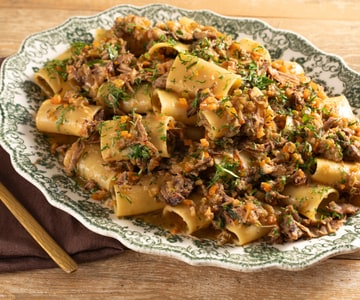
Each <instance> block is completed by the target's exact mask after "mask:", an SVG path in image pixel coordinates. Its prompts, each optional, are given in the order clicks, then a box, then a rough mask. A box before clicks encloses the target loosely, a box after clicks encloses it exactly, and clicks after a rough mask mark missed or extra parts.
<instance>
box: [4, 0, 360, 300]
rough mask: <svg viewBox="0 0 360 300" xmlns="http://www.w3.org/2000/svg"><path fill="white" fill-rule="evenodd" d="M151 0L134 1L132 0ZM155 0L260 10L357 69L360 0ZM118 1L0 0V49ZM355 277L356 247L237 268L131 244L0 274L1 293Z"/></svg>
mask: <svg viewBox="0 0 360 300" xmlns="http://www.w3.org/2000/svg"><path fill="white" fill-rule="evenodd" d="M152 2H153V1H145V0H133V1H131V3H132V4H134V5H146V4H149V3H152ZM157 2H158V3H169V4H173V5H176V6H178V7H183V8H188V9H200V8H206V9H211V10H213V11H215V12H217V13H220V14H224V15H229V16H246V17H256V18H260V19H262V20H264V21H266V22H268V23H269V24H270V25H271V26H273V27H276V28H281V29H286V30H291V31H295V32H297V33H299V34H301V35H302V36H304V37H305V38H307V39H308V40H309V41H310V42H312V43H313V44H314V45H315V46H317V47H318V48H320V49H322V50H323V51H325V52H329V53H334V54H337V55H339V56H341V57H342V58H343V59H344V60H345V62H346V63H347V64H348V65H349V66H350V67H351V68H353V69H354V70H356V71H358V72H360V51H359V49H360V39H359V36H360V5H359V2H358V0H343V1H340V0H339V1H335V0H329V1H327V0H316V1H315V0H302V1H301V0H293V1H284V0H247V1H243V0H240V1H235V0H234V1H231V0H223V1H221V2H219V1H213V0H199V1H189V0H168V1H157ZM121 3H127V1H118V0H108V1H106V0H98V1H82V0H62V1H49V0H18V1H17V0H1V1H0V57H1V56H8V55H11V54H13V53H15V52H16V51H17V50H18V49H19V47H20V46H21V41H22V40H23V39H24V38H25V37H26V36H27V35H29V34H31V33H34V32H38V31H41V30H45V29H47V28H49V27H53V26H56V25H58V24H60V23H62V22H64V21H65V20H66V19H67V18H68V17H71V16H75V15H92V14H95V13H97V12H99V11H101V10H103V9H107V8H110V7H111V6H113V5H116V4H121ZM359 280H360V251H358V252H355V253H352V254H343V255H340V256H336V257H334V258H331V259H328V260H326V261H323V262H320V263H319V264H317V265H315V266H313V267H311V268H309V269H306V270H303V271H298V272H289V271H282V270H267V271H261V272H256V273H241V272H235V271H231V270H224V269H220V268H214V267H194V266H190V265H187V264H185V263H183V262H180V261H177V260H174V259H171V258H166V257H158V256H153V255H147V254H140V253H135V252H133V251H130V250H128V251H125V253H124V254H122V255H119V256H116V257H113V258H110V259H107V260H101V261H97V262H93V263H86V264H81V265H80V266H79V269H78V271H77V272H75V273H72V274H65V273H64V272H62V271H61V270H60V269H57V268H53V269H48V270H33V271H27V272H18V273H5V274H0V299H64V298H68V299H99V298H110V297H111V299H159V298H160V299H161V298H163V299H179V298H181V299H190V298H191V299H239V298H240V299H289V298H291V299H359V298H360V292H359V291H358V282H359Z"/></svg>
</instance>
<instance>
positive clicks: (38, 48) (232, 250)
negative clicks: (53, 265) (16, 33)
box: [0, 4, 360, 271]
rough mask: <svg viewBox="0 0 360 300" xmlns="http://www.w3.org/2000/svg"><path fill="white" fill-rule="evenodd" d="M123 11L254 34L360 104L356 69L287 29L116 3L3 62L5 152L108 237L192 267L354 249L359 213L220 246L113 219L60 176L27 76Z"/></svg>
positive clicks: (253, 264)
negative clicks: (277, 239)
mask: <svg viewBox="0 0 360 300" xmlns="http://www.w3.org/2000/svg"><path fill="white" fill-rule="evenodd" d="M128 14H136V15H141V16H144V17H147V18H149V19H150V20H152V21H153V22H154V23H155V22H158V21H165V20H168V19H178V18H180V17H181V16H187V17H190V18H193V19H194V20H196V21H198V22H199V23H202V24H207V25H212V26H215V27H216V28H218V29H219V30H220V31H223V32H226V33H228V34H231V35H232V36H233V37H234V38H236V39H238V38H243V37H248V38H252V39H254V40H256V41H258V42H260V43H262V44H263V45H264V46H265V47H266V48H267V49H268V50H269V51H270V54H271V56H272V57H273V58H283V59H285V60H293V61H296V62H298V63H300V64H301V65H302V66H303V67H304V69H305V72H306V73H307V74H308V75H309V76H310V77H311V78H312V79H313V80H314V81H316V82H318V83H320V84H322V85H323V86H325V88H326V92H327V93H328V94H329V95H339V94H344V95H345V96H346V97H347V98H348V99H349V101H350V103H351V105H352V107H353V108H354V110H355V111H356V110H357V109H358V108H360V74H359V73H357V72H355V71H353V70H351V69H350V68H349V67H347V66H346V64H345V63H344V61H343V60H342V59H341V58H340V57H338V56H335V55H330V54H327V53H324V52H322V51H321V50H319V49H317V48H316V47H314V46H313V45H312V44H311V43H310V42H308V41H307V40H306V39H305V38H303V37H301V36H299V35H297V34H295V33H293V32H289V31H284V30H278V29H274V28H272V27H270V26H269V25H268V24H266V23H264V22H263V21H261V20H257V19H250V18H232V17H225V16H220V15H218V14H216V13H213V12H211V11H207V10H205V11H204V10H201V11H200V10H196V11H190V10H185V9H180V8H176V7H173V6H169V5H159V4H154V5H148V6H143V7H135V6H131V5H120V6H116V7H114V8H111V9H109V10H106V11H104V12H101V13H99V14H96V15H94V16H89V17H72V18H70V19H68V20H67V21H66V22H64V23H63V24H61V25H59V26H57V27H55V28H51V29H49V30H46V31H43V32H39V33H35V34H33V35H31V36H29V37H28V38H26V39H25V40H24V42H23V43H22V45H21V47H20V49H19V51H18V52H17V53H16V54H15V55H13V56H11V57H9V58H7V59H6V60H5V61H4V63H3V65H2V68H1V71H0V74H1V75H0V76H1V77H0V143H1V146H2V147H3V148H4V149H6V150H7V152H8V153H9V154H10V157H11V160H12V163H13V165H14V167H15V169H16V171H17V172H18V173H19V174H20V175H21V176H23V177H24V178H25V179H27V180H28V181H30V182H31V183H32V184H34V185H35V186H36V187H38V188H39V189H40V190H41V191H42V193H43V194H44V195H45V197H46V199H47V200H48V202H49V203H50V204H51V205H53V206H55V207H57V208H59V209H61V210H64V211H65V212H67V213H69V214H70V215H72V216H73V217H75V218H76V219H78V220H79V221H80V222H81V223H82V224H83V225H84V226H86V227H87V228H88V229H90V230H92V231H94V232H96V233H98V234H101V235H105V236H110V237H113V238H115V239H117V240H119V241H120V242H121V243H122V244H123V245H125V246H126V247H128V248H129V249H132V250H134V251H138V252H143V253H150V254H156V255H163V256H168V257H174V258H176V259H179V260H181V261H184V262H186V263H189V264H192V265H207V266H216V267H222V268H227V269H232V270H237V271H259V270H263V269H269V268H278V269H284V270H301V269H304V268H307V267H310V266H312V265H313V264H315V263H317V262H319V261H322V260H323V259H325V258H328V257H330V256H334V255H336V254H340V253H348V252H353V251H355V250H358V249H360V215H359V214H357V215H355V216H353V217H351V218H349V219H348V220H347V221H346V223H345V225H344V226H342V227H341V228H340V229H339V230H338V231H337V232H336V233H334V234H331V235H329V236H324V237H321V238H317V239H313V240H304V241H297V242H294V243H288V244H283V245H268V244H265V243H261V242H257V243H252V244H250V245H246V246H243V247H239V246H234V245H222V246H219V245H217V244H216V242H215V241H211V240H199V239H196V238H191V237H188V236H183V235H173V234H170V233H169V232H168V231H166V230H164V229H162V228H159V227H156V226H153V225H149V224H147V223H145V222H143V221H140V220H138V219H136V218H126V219H118V218H117V217H115V216H114V214H113V213H112V211H111V210H110V209H108V208H106V207H104V206H102V205H101V204H99V203H97V202H94V201H92V200H89V194H87V193H86V192H84V191H83V190H82V189H81V188H80V187H79V186H78V185H77V184H76V182H75V180H73V179H71V178H69V177H67V176H66V175H65V174H64V172H63V171H62V168H61V166H60V164H59V163H58V161H57V159H56V158H55V157H54V156H53V155H51V154H50V151H49V147H48V144H47V142H46V141H45V138H44V137H43V135H42V134H41V133H39V132H38V131H37V129H36V127H35V121H34V116H35V114H36V111H37V109H38V107H39V103H40V101H41V100H42V97H43V96H42V95H41V93H40V90H39V88H38V87H37V86H36V85H35V84H34V82H33V74H34V72H35V71H36V70H37V69H39V68H40V67H41V66H42V65H43V64H44V63H45V62H46V61H47V60H49V59H52V58H54V57H56V56H57V54H59V53H61V52H63V51H64V50H65V49H66V48H68V47H69V45H70V44H71V43H73V42H74V41H85V42H89V41H92V39H93V33H94V32H95V30H96V29H97V28H110V27H111V26H112V23H113V21H114V20H115V18H116V17H118V16H125V15H128Z"/></svg>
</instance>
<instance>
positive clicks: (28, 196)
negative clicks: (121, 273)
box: [0, 59, 125, 273]
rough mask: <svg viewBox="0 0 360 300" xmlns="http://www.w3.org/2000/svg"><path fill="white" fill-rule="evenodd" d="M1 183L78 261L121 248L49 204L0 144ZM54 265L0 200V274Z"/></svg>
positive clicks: (116, 252)
mask: <svg viewBox="0 0 360 300" xmlns="http://www.w3.org/2000/svg"><path fill="white" fill-rule="evenodd" d="M0 64H1V59H0ZM0 182H2V183H3V184H4V185H5V186H6V187H7V188H8V190H9V191H10V192H11V193H12V194H13V195H14V196H15V197H16V198H17V199H18V200H19V201H20V202H21V203H22V204H23V206H24V207H25V208H26V209H27V210H28V211H29V212H30V213H31V214H32V215H33V217H34V218H35V219H36V220H37V221H38V222H39V223H40V224H41V225H42V226H43V227H44V228H45V229H46V230H47V232H48V233H49V234H50V235H51V236H52V237H53V238H54V240H55V241H57V242H58V244H59V245H60V246H61V247H62V248H63V249H64V250H65V251H66V252H67V253H69V254H70V256H71V257H72V258H73V259H74V260H75V261H76V262H77V263H82V262H89V261H94V260H99V259H103V258H106V257H110V256H113V255H116V254H119V253H121V252H123V251H124V249H125V247H124V246H123V245H122V244H121V243H120V242H119V241H117V240H115V239H113V238H109V237H104V236H101V235H98V234H96V233H94V232H91V231H90V230H88V229H87V228H85V227H84V226H83V225H82V224H81V223H79V222H78V221H77V220H76V219H75V218H73V217H72V216H70V215H68V214H67V213H65V212H63V211H61V210H59V209H57V208H55V207H53V206H51V205H50V204H49V203H48V202H47V201H46V199H45V197H44V196H43V194H42V193H41V192H40V191H39V190H38V189H37V188H36V187H34V186H33V185H32V184H30V183H29V182H28V181H26V180H25V179H24V178H22V177H21V176H20V175H18V174H17V173H16V172H15V170H14V169H13V167H12V165H11V162H10V158H9V155H8V153H7V152H6V151H5V150H4V149H2V148H1V147H0ZM56 266H57V265H56V264H55V263H54V262H53V261H52V259H51V258H50V257H49V256H48V254H47V253H46V252H45V251H44V250H43V249H42V248H41V247H40V246H39V245H38V244H37V243H36V242H35V240H34V239H33V238H32V237H31V236H30V234H29V233H28V232H27V231H26V230H25V229H24V228H23V227H22V226H21V225H20V223H19V222H18V221H17V220H16V219H15V217H14V216H13V215H12V214H11V213H10V212H9V210H8V209H7V208H6V207H5V206H4V204H3V203H2V202H1V201H0V273H1V272H13V271H22V270H29V269H40V268H51V267H56Z"/></svg>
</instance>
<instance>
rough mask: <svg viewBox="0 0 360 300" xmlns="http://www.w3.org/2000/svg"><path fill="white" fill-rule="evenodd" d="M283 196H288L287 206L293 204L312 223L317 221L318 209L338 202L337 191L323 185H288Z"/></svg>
mask: <svg viewBox="0 0 360 300" xmlns="http://www.w3.org/2000/svg"><path fill="white" fill-rule="evenodd" d="M284 195H288V196H290V198H289V201H287V203H288V204H293V205H294V207H295V208H296V209H298V210H299V212H300V213H301V214H302V215H304V216H306V217H307V218H309V219H310V220H314V221H316V220H318V219H319V216H320V214H319V209H321V208H324V207H325V206H326V205H327V204H328V203H330V202H331V201H335V202H337V201H338V200H339V193H338V191H337V190H335V189H334V188H332V187H329V186H324V185H300V186H295V185H289V186H287V187H286V188H285V190H284Z"/></svg>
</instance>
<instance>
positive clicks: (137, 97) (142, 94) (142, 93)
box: [120, 84, 152, 114]
mask: <svg viewBox="0 0 360 300" xmlns="http://www.w3.org/2000/svg"><path fill="white" fill-rule="evenodd" d="M151 96H152V87H151V86H149V85H145V84H144V85H142V86H140V87H139V88H138V89H137V90H136V91H135V93H134V95H132V96H131V98H130V99H125V100H123V101H121V102H120V108H121V110H122V111H124V112H125V113H131V112H132V111H136V112H137V113H139V114H144V113H148V112H151V111H152V102H151Z"/></svg>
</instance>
